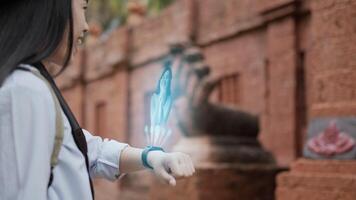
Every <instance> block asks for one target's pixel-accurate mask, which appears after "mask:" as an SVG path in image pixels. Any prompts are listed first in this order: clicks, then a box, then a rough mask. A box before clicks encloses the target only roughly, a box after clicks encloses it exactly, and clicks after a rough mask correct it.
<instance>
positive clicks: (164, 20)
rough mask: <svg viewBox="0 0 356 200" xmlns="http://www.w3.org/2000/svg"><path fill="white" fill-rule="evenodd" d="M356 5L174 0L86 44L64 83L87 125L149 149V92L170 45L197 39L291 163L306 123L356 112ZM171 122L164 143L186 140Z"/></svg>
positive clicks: (273, 147)
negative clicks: (155, 13)
mask: <svg viewBox="0 0 356 200" xmlns="http://www.w3.org/2000/svg"><path fill="white" fill-rule="evenodd" d="M355 7H356V0H348V1H346V0H302V1H294V0H273V1H257V0H226V1H214V0H181V1H176V2H175V3H174V4H173V5H171V6H170V7H168V8H167V9H166V10H165V11H163V13H162V14H160V15H159V16H156V17H150V18H147V19H145V20H144V21H143V22H142V24H141V25H138V26H134V27H121V28H119V29H118V30H115V31H114V32H113V33H112V34H110V35H109V36H108V38H106V39H104V40H101V41H98V42H97V43H95V44H91V46H88V47H86V48H85V49H84V50H83V52H82V53H81V55H80V56H79V57H78V58H77V59H76V60H75V61H74V62H73V64H72V66H71V67H70V69H68V70H67V71H66V72H65V73H64V74H63V75H62V76H61V77H60V78H59V79H58V83H59V85H60V86H61V88H62V89H63V91H64V95H65V97H66V98H67V99H68V101H69V104H70V105H71V106H72V108H73V110H74V112H75V113H76V115H77V116H78V118H79V121H80V122H82V124H83V125H84V128H87V129H89V130H90V131H93V132H95V131H96V130H98V131H99V132H101V131H100V130H103V133H98V134H99V135H102V136H105V137H112V138H115V139H119V140H121V141H124V142H130V143H131V144H132V145H133V146H139V147H143V146H144V145H145V141H144V134H143V130H144V125H145V120H146V118H147V116H146V115H147V113H145V111H146V110H147V108H146V107H145V98H147V94H149V93H150V92H152V90H153V89H154V88H155V84H156V83H155V81H153V80H157V79H158V76H159V74H160V69H161V64H162V58H164V57H165V56H166V55H167V52H168V45H169V44H170V43H173V42H183V43H185V42H190V43H193V44H195V45H197V46H199V47H200V48H201V49H202V51H203V53H204V56H205V58H206V62H207V64H209V65H210V67H211V68H212V76H215V77H228V76H230V75H236V76H237V77H238V81H237V84H238V85H237V86H236V87H234V88H235V89H233V91H232V92H233V93H235V94H234V95H236V96H238V97H239V100H238V103H237V104H236V105H235V106H237V107H239V108H241V109H242V110H245V111H248V112H251V113H254V114H257V115H258V116H259V118H260V126H261V132H260V140H261V142H262V144H263V145H264V146H265V147H266V148H267V149H268V150H270V151H271V152H272V153H273V154H274V156H275V157H276V159H277V161H278V163H279V164H280V165H283V166H289V165H290V164H291V163H292V162H293V161H294V160H295V159H297V158H298V157H299V156H300V152H301V151H300V150H301V148H302V145H303V142H304V137H305V136H304V135H305V127H306V125H307V122H308V121H309V120H311V119H312V118H315V117H320V116H331V115H333V116H350V115H354V114H355V113H356V104H355V103H354V101H355V100H356V92H355V91H354V90H355V88H356V85H355V81H353V80H354V79H355V77H356V73H355V72H354V71H355V70H354V69H355V56H353V53H354V52H355V48H356V47H355V45H351V44H352V43H354V42H356V36H355V34H354V31H355V30H356V21H355V17H356V9H355ZM221 88H223V87H221ZM226 91H230V92H231V90H226ZM221 92H224V91H220V93H221ZM217 94H218V93H217ZM226 95H229V94H226ZM215 98H216V96H215ZM215 100H219V99H215ZM98 118H103V119H104V120H103V119H98ZM170 123H171V124H172V127H173V128H174V130H175V131H174V135H175V137H174V138H173V139H172V140H171V141H169V143H168V144H167V148H171V147H172V146H173V145H174V144H175V143H176V140H177V139H178V138H179V137H181V136H180V133H179V131H178V129H177V128H176V127H175V123H174V119H173V118H172V119H171V122H170ZM103 127H104V128H103ZM104 132H105V133H104ZM132 182H134V179H132V180H131V183H132ZM133 185H134V183H133ZM140 187H141V186H140ZM146 189H147V188H146ZM146 189H143V191H146ZM143 193H145V192H143ZM138 199H139V198H138Z"/></svg>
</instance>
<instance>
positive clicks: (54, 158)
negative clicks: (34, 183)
mask: <svg viewBox="0 0 356 200" xmlns="http://www.w3.org/2000/svg"><path fill="white" fill-rule="evenodd" d="M18 69H20V70H25V71H29V72H32V73H33V74H34V75H35V76H37V77H38V78H39V79H41V80H42V81H44V82H45V83H46V85H47V87H48V89H49V90H50V92H51V96H52V98H53V101H54V105H55V112H56V135H55V139H54V146H53V150H52V155H51V163H50V164H51V174H50V179H49V181H48V187H49V186H51V184H52V182H53V169H54V167H56V165H57V164H58V155H59V151H60V150H61V146H62V142H63V137H64V126H63V116H62V108H61V105H60V103H59V101H58V98H57V96H56V94H55V93H54V91H53V89H52V87H51V85H50V84H49V83H48V81H47V80H46V79H45V78H44V77H43V76H42V75H41V73H40V72H38V71H37V70H35V69H29V68H26V67H21V66H19V67H18Z"/></svg>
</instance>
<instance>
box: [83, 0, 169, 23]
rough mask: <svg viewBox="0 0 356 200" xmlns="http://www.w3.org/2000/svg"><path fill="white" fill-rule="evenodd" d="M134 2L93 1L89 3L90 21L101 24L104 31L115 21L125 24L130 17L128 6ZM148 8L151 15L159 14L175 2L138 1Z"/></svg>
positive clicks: (165, 0) (157, 0)
mask: <svg viewBox="0 0 356 200" xmlns="http://www.w3.org/2000/svg"><path fill="white" fill-rule="evenodd" d="M129 1H132V0H93V1H89V11H88V19H89V21H91V20H95V21H97V22H98V23H100V24H101V25H102V26H103V27H104V29H106V28H108V27H109V26H110V23H112V21H113V20H116V21H117V22H118V23H119V25H122V24H124V23H125V21H126V18H127V16H128V10H127V5H128V2H129ZM136 1H138V2H140V3H142V4H143V5H146V6H147V13H148V14H149V15H156V14H159V13H160V11H162V10H163V9H164V8H166V7H167V6H168V5H169V4H171V3H172V2H173V1H174V0H136Z"/></svg>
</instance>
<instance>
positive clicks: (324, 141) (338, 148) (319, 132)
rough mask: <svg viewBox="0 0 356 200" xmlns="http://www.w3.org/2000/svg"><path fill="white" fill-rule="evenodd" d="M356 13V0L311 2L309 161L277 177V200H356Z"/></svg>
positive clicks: (295, 163)
mask: <svg viewBox="0 0 356 200" xmlns="http://www.w3.org/2000/svg"><path fill="white" fill-rule="evenodd" d="M355 9H356V1H355V0H351V1H338V0H330V1H318V0H315V1H310V10H311V17H310V19H309V20H310V22H309V23H310V32H308V33H305V35H307V36H308V37H309V38H308V41H309V43H308V44H307V48H306V51H305V58H306V73H307V79H306V83H307V91H306V92H307V99H308V119H309V120H308V122H309V125H308V126H309V131H308V140H307V142H306V144H305V147H304V152H305V153H304V157H308V158H309V159H304V158H303V159H299V160H297V161H295V162H294V163H293V164H292V167H291V170H290V171H289V172H286V173H282V174H281V175H279V176H278V188H277V190H276V197H277V200H302V199H303V200H304V199H313V200H319V199H320V200H321V199H322V200H337V199H343V200H351V199H356V193H355V192H354V191H355V190H354V188H355V186H356V185H355V172H356V171H355V169H356V161H355V155H354V151H355V146H354V139H355V135H354V133H355V128H354V127H352V126H349V125H353V124H354V122H352V123H349V125H348V122H350V120H351V121H352V120H353V118H354V116H355V115H356V104H355V101H356V93H355V88H356V85H355V81H354V80H355V77H356V74H355V63H356V58H355V56H353V52H355V46H354V45H353V44H354V43H355V41H356V36H355V34H354V31H353V30H354V28H355V27H356V26H355V21H354V19H355V14H356V12H355ZM333 121H334V122H335V123H336V126H335V124H334V122H333ZM353 121H354V120H353ZM323 123H324V125H323ZM325 124H326V125H325ZM328 124H329V125H328ZM319 126H323V127H324V128H323V129H320V128H318V127H319ZM350 127H351V129H350ZM345 159H346V160H345Z"/></svg>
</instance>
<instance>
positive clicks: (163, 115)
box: [145, 60, 173, 146]
mask: <svg viewBox="0 0 356 200" xmlns="http://www.w3.org/2000/svg"><path fill="white" fill-rule="evenodd" d="M171 65H172V61H171V60H166V61H165V63H164V68H163V72H162V75H161V77H160V79H159V80H158V83H157V88H156V90H155V92H154V93H153V94H152V96H151V102H150V108H151V109H150V125H146V126H145V134H146V139H147V143H148V145H150V146H162V145H163V144H164V143H165V141H166V140H167V139H168V138H169V137H170V135H171V134H172V130H171V129H169V127H168V126H167V121H168V117H169V114H170V111H171V108H172V103H173V98H172V91H171V83H172V77H173V75H172V68H171Z"/></svg>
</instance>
